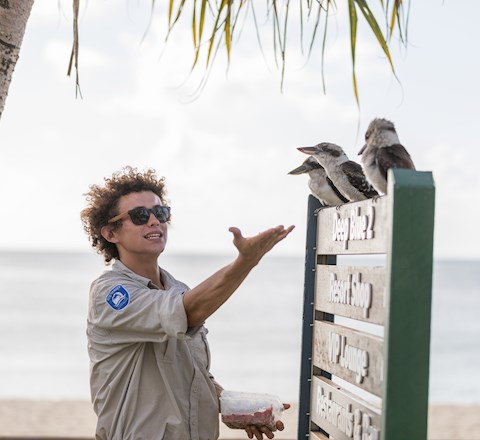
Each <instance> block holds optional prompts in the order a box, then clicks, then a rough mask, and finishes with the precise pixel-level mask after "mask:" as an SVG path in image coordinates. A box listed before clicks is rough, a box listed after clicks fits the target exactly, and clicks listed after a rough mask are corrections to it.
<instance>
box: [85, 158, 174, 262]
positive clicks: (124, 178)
mask: <svg viewBox="0 0 480 440" xmlns="http://www.w3.org/2000/svg"><path fill="white" fill-rule="evenodd" d="M104 180H105V185H104V186H100V185H90V187H89V188H90V191H89V192H88V193H86V194H84V195H85V196H86V198H87V203H88V207H87V208H85V209H84V210H83V211H82V212H81V214H80V218H81V220H82V223H83V229H84V230H85V232H86V233H87V235H88V238H89V240H90V242H91V245H92V247H93V248H94V249H96V251H97V253H99V254H102V255H103V257H104V260H105V263H106V264H109V263H110V262H111V260H113V259H115V258H118V250H117V246H116V245H115V244H114V243H110V242H109V241H107V240H105V238H104V237H103V236H102V234H101V230H102V227H104V226H105V225H107V223H108V220H109V219H111V218H112V217H114V216H115V215H116V214H118V213H117V212H116V210H117V205H118V201H119V199H120V197H122V196H125V195H128V194H130V193H135V192H142V191H152V192H153V193H155V194H156V195H157V196H158V197H160V200H161V202H162V205H167V200H166V189H165V178H164V177H160V178H158V177H157V176H156V172H155V170H153V169H151V168H149V169H147V170H145V171H144V172H143V173H140V172H138V171H137V169H136V168H132V167H130V166H127V167H124V168H123V169H122V170H121V171H117V172H115V173H114V174H113V175H112V177H110V178H105V179H104ZM121 225H122V222H115V223H113V224H112V230H117V229H119V228H120V227H121Z"/></svg>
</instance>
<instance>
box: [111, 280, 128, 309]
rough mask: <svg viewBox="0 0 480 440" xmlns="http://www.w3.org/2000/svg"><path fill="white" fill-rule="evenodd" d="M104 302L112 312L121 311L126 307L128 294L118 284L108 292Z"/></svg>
mask: <svg viewBox="0 0 480 440" xmlns="http://www.w3.org/2000/svg"><path fill="white" fill-rule="evenodd" d="M106 302H107V304H108V305H109V306H110V307H111V308H112V309H113V310H122V309H124V308H125V307H127V306H128V303H129V302H130V295H129V294H128V292H127V289H125V287H123V286H122V285H121V284H119V285H118V286H115V287H114V288H113V289H112V290H110V292H109V293H108V295H107V299H106Z"/></svg>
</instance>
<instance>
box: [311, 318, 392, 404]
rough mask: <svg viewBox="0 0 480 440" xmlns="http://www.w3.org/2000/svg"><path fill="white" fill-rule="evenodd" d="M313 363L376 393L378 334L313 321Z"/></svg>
mask: <svg viewBox="0 0 480 440" xmlns="http://www.w3.org/2000/svg"><path fill="white" fill-rule="evenodd" d="M313 364H314V365H315V366H316V367H318V368H320V369H322V370H324V371H328V372H329V373H332V374H334V375H335V376H338V377H340V378H341V379H344V380H346V381H348V382H350V383H351V384H353V385H356V386H358V387H359V388H362V389H364V390H365V391H368V392H370V393H372V394H375V395H376V396H381V393H382V382H383V344H382V338H380V337H378V336H374V335H371V334H368V333H365V332H361V331H358V330H353V329H350V328H348V327H343V326H341V325H335V324H331V323H328V322H326V321H315V324H314V341H313Z"/></svg>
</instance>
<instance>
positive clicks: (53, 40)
mask: <svg viewBox="0 0 480 440" xmlns="http://www.w3.org/2000/svg"><path fill="white" fill-rule="evenodd" d="M144 3H145V5H142V4H141V2H136V1H128V0H127V1H125V2H114V1H104V2H82V10H81V17H80V59H79V62H80V83H81V90H82V96H83V97H82V98H81V99H80V98H76V97H75V82H74V79H73V78H71V77H67V75H66V72H67V66H68V61H69V56H70V51H71V46H72V24H71V2H70V1H67V0H63V1H61V2H52V1H50V0H36V1H35V4H34V6H33V10H32V14H31V17H30V20H29V22H28V25H27V30H26V34H25V37H24V41H23V45H22V49H21V52H20V59H19V61H18V63H17V66H16V69H15V72H14V75H13V80H12V83H11V86H10V90H9V95H8V98H7V101H6V106H5V110H4V112H3V116H2V119H1V120H0V170H1V172H0V188H1V189H0V191H1V194H2V205H3V207H2V209H1V213H2V215H1V220H0V222H1V226H2V227H1V228H0V250H11V249H15V250H30V249H33V250H61V251H70V250H72V251H88V250H89V249H90V245H89V243H88V240H87V237H86V235H85V233H84V232H83V229H82V225H81V222H80V217H79V213H80V211H81V210H82V209H83V208H84V207H85V206H86V205H85V204H86V201H85V197H84V194H85V193H86V192H87V191H88V187H89V185H90V184H101V183H102V182H103V178H104V177H108V176H110V175H111V174H112V173H113V172H115V171H118V170H120V169H121V168H122V167H124V166H126V165H131V166H134V167H137V168H138V169H139V170H143V169H145V168H147V167H152V168H155V169H156V170H157V172H158V174H159V175H161V176H165V178H166V182H167V190H168V198H169V199H170V203H171V206H172V213H173V219H172V224H171V226H170V231H169V244H168V248H167V252H171V253H185V252H187V253H188V252H191V253H218V254H225V253H227V254H228V253H232V252H233V251H234V249H233V246H232V243H231V241H232V237H231V234H230V233H229V232H228V228H229V227H230V226H237V227H239V228H240V229H241V230H242V232H243V233H244V234H245V235H253V234H256V233H258V232H260V231H261V230H264V229H266V228H269V227H271V226H275V225H277V224H284V225H290V224H294V225H296V229H295V230H294V231H293V232H292V234H291V235H290V236H289V237H288V238H287V239H286V240H285V241H284V242H282V243H280V244H279V245H278V246H277V247H276V248H275V249H274V250H273V251H272V252H273V253H274V254H278V255H281V254H283V255H298V256H300V255H304V249H305V229H306V211H307V198H308V188H307V177H306V176H292V175H288V174H287V173H288V171H290V170H291V169H293V168H295V167H297V166H298V165H300V163H301V162H302V161H303V160H304V159H305V156H304V155H303V154H301V153H300V152H298V151H297V149H296V147H299V146H305V145H314V144H317V143H319V142H323V141H328V142H334V143H337V144H339V145H341V146H342V147H343V148H344V150H345V151H346V153H347V154H348V155H349V157H350V158H351V159H352V160H356V161H358V162H359V161H360V158H359V156H357V153H358V151H359V150H360V148H361V146H362V145H363V137H364V132H365V130H366V128H367V126H368V123H369V122H370V121H371V120H372V119H373V118H375V117H384V118H387V119H390V120H392V121H393V122H394V123H395V125H396V128H397V132H398V134H399V137H400V141H401V142H402V144H403V145H405V146H406V148H407V149H408V151H409V152H410V154H411V156H412V158H413V160H414V162H415V164H416V167H417V169H418V170H422V171H431V172H432V173H433V177H434V180H435V184H436V224H435V243H434V255H435V258H442V259H443V258H448V259H464V258H465V259H480V247H479V246H478V240H477V239H476V235H477V233H478V221H479V218H480V204H479V203H478V193H479V189H480V175H479V173H478V171H477V170H476V168H475V165H474V164H475V163H478V161H479V159H480V152H479V148H478V140H477V136H478V123H479V121H480V119H479V113H480V110H479V98H480V85H479V84H480V83H479V81H478V78H479V77H480V57H479V55H478V47H477V41H478V38H477V37H478V36H477V35H475V34H474V30H475V29H476V26H477V22H476V21H477V20H476V17H478V16H479V13H480V3H478V2H475V1H473V0H470V1H464V2H462V3H461V5H458V3H457V2H453V1H451V0H450V1H440V0H425V1H422V2H412V6H411V10H410V21H409V34H408V39H409V43H408V46H407V47H406V48H405V47H404V46H402V45H401V44H400V43H399V42H398V41H396V39H395V38H394V40H393V41H392V43H391V50H392V54H393V61H394V65H395V73H396V77H395V76H394V75H393V74H392V71H391V69H390V67H389V65H388V63H387V62H386V60H385V57H384V56H383V55H382V52H381V51H380V49H379V48H378V45H377V43H376V41H375V40H374V38H373V36H372V34H371V33H369V31H368V29H367V28H366V26H365V23H364V22H363V19H362V17H360V16H359V35H358V41H357V49H358V53H357V80H358V87H359V92H360V107H357V104H356V102H355V99H354V95H353V88H352V76H351V58H350V47H349V35H348V28H347V22H346V20H345V10H344V5H343V3H344V2H337V3H338V10H337V12H336V13H335V14H334V15H333V16H332V18H331V21H330V25H329V37H328V40H327V46H326V52H325V65H324V75H325V82H326V92H325V93H324V90H323V87H322V76H321V57H320V45H319V44H317V45H316V46H315V48H314V52H313V54H312V56H311V57H310V59H308V60H307V57H306V56H305V55H304V54H302V52H301V50H300V44H299V40H300V37H299V28H298V25H297V24H296V21H295V15H294V11H293V12H292V15H291V17H290V23H291V27H290V28H289V40H288V41H289V49H288V52H287V65H286V71H285V79H284V84H283V90H281V88H280V82H281V73H280V70H279V69H278V67H277V66H276V64H275V59H274V56H273V50H272V44H271V41H270V38H271V25H270V24H269V23H266V21H265V20H264V19H263V18H264V15H262V14H261V13H259V12H257V15H258V17H259V18H261V19H260V20H259V24H260V35H261V38H262V41H263V43H264V44H263V45H262V48H263V54H262V51H261V50H260V48H259V45H258V42H257V37H256V35H255V32H254V31H253V28H252V25H251V22H252V20H251V16H249V17H247V19H246V21H245V25H244V28H243V30H242V33H241V35H240V39H239V41H236V42H234V44H233V46H232V54H231V62H230V65H229V66H228V68H227V63H226V60H225V54H224V51H222V52H219V54H218V56H217V59H216V61H215V64H214V67H213V68H212V70H211V72H210V77H209V80H208V82H207V84H206V86H205V87H204V88H203V89H202V91H201V93H195V91H196V90H197V88H198V84H199V83H200V81H201V79H202V75H203V74H204V72H205V70H204V68H203V67H202V66H199V68H198V69H196V70H195V71H194V72H193V74H190V66H191V63H192V60H193V49H192V39H191V32H190V23H189V19H190V16H188V17H187V16H186V18H185V19H184V20H183V21H182V22H180V24H179V27H178V29H175V30H174V32H173V33H172V35H171V37H170V39H169V41H168V43H167V44H166V45H165V44H164V39H165V35H166V32H165V28H166V17H165V11H162V10H161V7H160V6H158V5H159V4H161V2H157V9H158V10H159V11H158V13H157V14H155V16H154V19H153V22H152V24H151V26H150V28H149V30H148V32H147V33H146V35H145V31H146V30H147V28H148V22H149V14H150V6H149V4H150V3H148V2H144ZM147 3H148V4H147ZM165 9H166V8H165ZM144 36H145V38H144ZM306 40H307V39H306ZM307 47H308V41H305V44H304V48H307ZM397 78H398V79H397ZM15 213H17V214H15ZM12 214H15V215H12Z"/></svg>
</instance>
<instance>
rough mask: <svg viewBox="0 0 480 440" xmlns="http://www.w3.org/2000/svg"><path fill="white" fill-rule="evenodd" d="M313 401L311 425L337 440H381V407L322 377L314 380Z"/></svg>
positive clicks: (316, 377)
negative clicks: (361, 439) (363, 439)
mask: <svg viewBox="0 0 480 440" xmlns="http://www.w3.org/2000/svg"><path fill="white" fill-rule="evenodd" d="M311 399H312V403H311V413H310V416H311V419H312V422H313V423H315V424H316V425H317V426H319V427H320V428H322V429H323V430H324V431H325V432H328V433H329V434H330V435H331V436H333V437H334V438H335V440H350V439H352V438H369V439H377V440H378V439H379V438H380V429H381V414H380V408H377V407H375V406H374V405H372V404H370V403H368V402H365V401H364V400H362V399H360V398H359V397H357V396H355V395H354V394H352V393H350V392H349V391H347V390H343V389H342V388H341V387H340V386H338V385H337V384H335V383H333V382H332V381H330V380H328V379H326V378H324V377H319V376H313V378H312V393H311ZM363 435H365V436H366V437H363Z"/></svg>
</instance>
